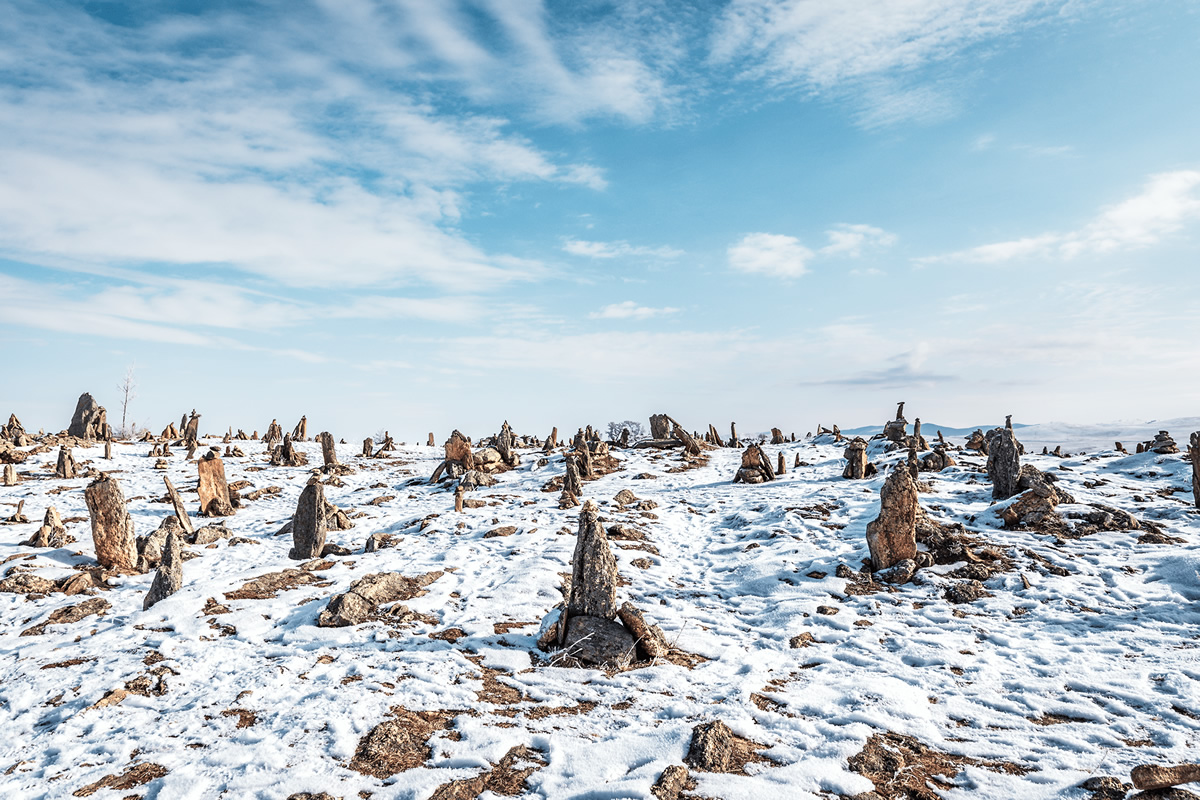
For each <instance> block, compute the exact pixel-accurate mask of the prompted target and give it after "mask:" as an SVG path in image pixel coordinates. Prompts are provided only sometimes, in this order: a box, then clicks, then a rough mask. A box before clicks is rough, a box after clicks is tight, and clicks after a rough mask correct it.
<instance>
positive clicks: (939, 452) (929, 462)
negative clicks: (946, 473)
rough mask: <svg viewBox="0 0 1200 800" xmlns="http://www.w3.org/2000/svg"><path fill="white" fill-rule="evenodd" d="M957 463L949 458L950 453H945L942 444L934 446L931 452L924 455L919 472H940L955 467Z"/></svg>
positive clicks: (945, 450)
mask: <svg viewBox="0 0 1200 800" xmlns="http://www.w3.org/2000/svg"><path fill="white" fill-rule="evenodd" d="M957 463H958V462H956V461H955V460H954V459H953V458H951V457H950V453H949V452H947V449H946V446H945V445H944V444H935V445H934V446H933V452H930V453H926V454H925V455H924V456H923V457H922V458H921V471H922V472H941V471H942V470H944V469H946V468H947V467H953V466H956V465H957Z"/></svg>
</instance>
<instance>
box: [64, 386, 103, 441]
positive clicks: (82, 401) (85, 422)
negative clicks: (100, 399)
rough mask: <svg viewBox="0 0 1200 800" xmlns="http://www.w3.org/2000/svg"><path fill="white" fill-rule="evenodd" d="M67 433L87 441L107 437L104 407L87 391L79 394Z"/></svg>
mask: <svg viewBox="0 0 1200 800" xmlns="http://www.w3.org/2000/svg"><path fill="white" fill-rule="evenodd" d="M67 434H68V435H69V436H75V437H77V438H80V439H87V440H89V441H90V440H93V439H107V438H109V429H108V418H107V414H106V412H105V411H104V407H103V406H101V405H100V404H99V403H97V402H96V400H95V398H94V397H92V396H91V395H90V394H88V393H87V392H84V393H83V394H81V395H79V401H78V402H77V403H76V404H75V413H74V414H73V415H72V416H71V425H70V427H68V428H67Z"/></svg>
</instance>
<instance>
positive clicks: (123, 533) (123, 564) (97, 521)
mask: <svg viewBox="0 0 1200 800" xmlns="http://www.w3.org/2000/svg"><path fill="white" fill-rule="evenodd" d="M83 496H84V500H86V502H87V507H88V514H89V515H90V517H91V522H92V542H93V544H94V545H95V547H96V561H97V562H99V563H100V564H101V565H102V566H105V567H108V568H109V569H112V570H116V571H118V572H136V571H137V563H138V553H137V536H136V535H135V534H134V531H133V518H132V517H131V516H129V511H128V510H127V509H126V507H125V496H124V495H123V494H122V493H121V485H120V484H119V483H117V480H116V478H112V477H110V476H108V475H101V476H100V477H99V478H97V479H96V480H94V481H92V482H91V483H90V484H88V486H87V488H86V489H84V490H83Z"/></svg>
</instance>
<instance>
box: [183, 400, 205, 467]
mask: <svg viewBox="0 0 1200 800" xmlns="http://www.w3.org/2000/svg"><path fill="white" fill-rule="evenodd" d="M200 417H201V415H200V414H197V413H196V410H195V409H192V416H191V418H189V419H188V423H187V428H186V429H185V430H184V432H183V443H184V444H186V445H187V446H188V461H191V460H192V455H193V454H194V453H195V451H196V445H197V444H198V443H199V442H200Z"/></svg>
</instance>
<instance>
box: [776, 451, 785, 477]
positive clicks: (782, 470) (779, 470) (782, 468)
mask: <svg viewBox="0 0 1200 800" xmlns="http://www.w3.org/2000/svg"><path fill="white" fill-rule="evenodd" d="M785 472H787V465H786V464H785V463H784V461H783V451H782V450H780V451H779V466H778V467H776V468H775V474H776V475H783V474H784V473H785Z"/></svg>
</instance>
